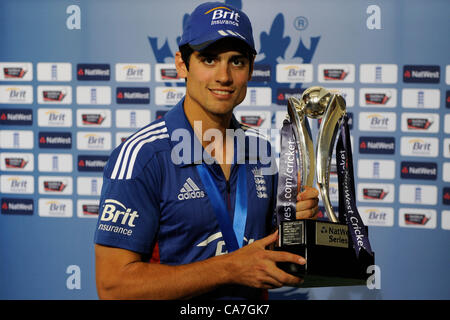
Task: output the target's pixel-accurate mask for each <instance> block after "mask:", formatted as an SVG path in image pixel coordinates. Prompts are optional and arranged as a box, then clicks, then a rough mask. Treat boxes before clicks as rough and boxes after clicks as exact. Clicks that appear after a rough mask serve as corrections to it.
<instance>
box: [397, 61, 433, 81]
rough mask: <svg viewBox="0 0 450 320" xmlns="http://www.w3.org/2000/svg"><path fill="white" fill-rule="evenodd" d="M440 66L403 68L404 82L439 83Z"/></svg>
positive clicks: (408, 66) (410, 66)
mask: <svg viewBox="0 0 450 320" xmlns="http://www.w3.org/2000/svg"><path fill="white" fill-rule="evenodd" d="M440 71H441V68H440V66H414V65H405V66H403V82H413V83H439V81H440Z"/></svg>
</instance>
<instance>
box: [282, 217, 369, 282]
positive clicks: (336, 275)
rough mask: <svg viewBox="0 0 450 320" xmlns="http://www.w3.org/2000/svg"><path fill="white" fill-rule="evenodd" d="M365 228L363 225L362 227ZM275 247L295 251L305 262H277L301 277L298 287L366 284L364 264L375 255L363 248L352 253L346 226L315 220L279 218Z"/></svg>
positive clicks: (288, 271) (367, 263) (286, 270)
mask: <svg viewBox="0 0 450 320" xmlns="http://www.w3.org/2000/svg"><path fill="white" fill-rule="evenodd" d="M366 228H367V227H366ZM279 229H280V230H279V235H280V243H279V246H278V247H276V248H275V250H277V251H287V252H291V253H295V254H298V255H300V256H302V257H304V258H305V259H306V261H307V262H306V264H305V265H299V264H295V263H288V262H280V263H277V265H278V267H279V268H280V269H282V270H284V271H285V272H287V273H289V274H292V275H295V276H298V277H301V278H302V279H303V280H304V282H303V283H302V284H301V285H299V287H302V288H312V287H335V286H361V285H366V282H367V278H368V277H369V276H370V274H368V273H367V268H368V267H369V266H371V265H374V264H375V257H374V256H375V255H370V254H369V253H367V252H366V251H365V250H364V249H362V250H361V251H360V253H359V257H357V256H356V253H355V250H354V249H353V242H352V239H351V236H350V234H349V232H348V226H347V225H345V224H340V223H332V222H326V221H316V220H295V221H283V222H282V223H281V224H280V226H279Z"/></svg>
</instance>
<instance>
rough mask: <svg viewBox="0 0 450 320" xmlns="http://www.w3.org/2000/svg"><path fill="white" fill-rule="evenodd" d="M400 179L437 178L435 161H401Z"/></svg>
mask: <svg viewBox="0 0 450 320" xmlns="http://www.w3.org/2000/svg"><path fill="white" fill-rule="evenodd" d="M401 177H402V179H423V180H436V179H437V163H436V162H409V161H402V163H401Z"/></svg>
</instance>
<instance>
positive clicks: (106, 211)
mask: <svg viewBox="0 0 450 320" xmlns="http://www.w3.org/2000/svg"><path fill="white" fill-rule="evenodd" d="M255 54H256V51H255V48H254V42H253V36H252V28H251V24H250V21H249V20H248V17H247V16H246V15H245V14H244V13H243V12H241V11H240V10H238V9H236V8H233V7H231V6H228V5H224V4H223V3H206V4H202V5H200V6H198V7H197V8H196V9H195V10H194V11H193V13H192V14H191V16H190V19H189V21H188V22H187V26H186V27H185V29H184V32H183V36H182V38H181V41H180V52H177V53H176V56H175V64H176V67H177V71H178V75H179V76H180V77H183V78H186V95H185V97H184V98H183V99H182V100H181V101H180V102H179V103H178V104H177V105H176V106H175V107H174V108H173V109H172V110H170V111H169V112H168V113H167V114H166V115H165V116H164V117H163V118H162V119H160V120H157V121H155V122H153V123H151V124H150V125H148V126H146V127H144V128H142V129H141V130H139V131H138V132H136V133H135V134H133V135H132V136H131V137H129V138H128V139H127V140H126V141H125V142H124V143H123V144H121V145H120V146H119V147H118V148H117V149H115V150H114V151H113V153H112V154H111V157H110V160H109V161H108V164H107V166H106V167H105V171H104V184H103V189H102V196H101V202H100V208H101V209H100V215H99V220H98V224H97V229H96V235H95V242H96V246H95V255H96V280H97V290H98V294H99V297H100V298H105V299H116V298H117V299H184V298H193V297H200V298H244V299H245V298H246V299H250V298H251V299H255V298H262V294H263V293H264V292H265V290H264V289H270V288H277V287H281V286H283V285H294V284H298V283H299V282H301V281H302V280H301V279H299V278H297V277H294V276H292V275H289V274H287V273H285V272H284V271H282V270H281V269H279V268H277V266H276V262H283V261H286V262H293V263H298V264H304V263H305V259H304V258H303V257H300V256H298V255H294V254H291V253H288V252H277V251H271V250H267V249H266V247H268V246H269V245H272V244H274V243H275V242H276V240H277V236H278V235H277V232H274V233H273V230H274V227H273V223H272V221H273V214H274V205H275V199H276V175H264V174H263V170H262V169H264V168H267V164H263V163H262V162H261V161H260V159H259V158H258V157H256V160H255V159H254V156H255V155H254V154H253V153H252V152H251V149H252V148H251V144H252V143H259V144H262V143H268V142H267V141H266V140H263V139H262V138H261V137H260V136H259V135H258V134H257V132H256V131H254V130H251V129H248V128H245V127H243V126H242V125H240V124H239V123H238V122H237V121H236V119H235V118H234V117H233V113H232V112H233V109H234V107H236V106H237V105H238V104H240V103H241V102H242V101H243V100H244V98H245V95H246V89H247V82H248V81H249V80H250V78H251V73H252V70H253V61H254V56H255ZM230 129H233V130H231V132H235V131H238V130H240V132H244V140H240V141H241V142H242V141H244V143H243V144H244V148H243V146H242V143H239V139H238V137H236V136H231V135H230V134H229V132H230ZM211 132H212V133H213V134H211ZM208 136H214V139H205V137H208ZM211 140H212V141H211ZM180 145H181V146H183V148H180ZM195 150H197V151H198V150H200V152H195ZM242 150H243V151H242ZM241 151H242V152H241ZM317 197H318V192H317V190H316V189H313V188H311V189H307V190H306V191H305V192H303V193H302V194H299V195H298V200H299V201H298V203H297V218H314V217H315V215H316V214H317V204H318V198H317ZM221 209H222V210H223V211H224V212H225V214H224V216H220V214H219V212H218V211H220V210H221ZM222 213H223V212H222ZM222 219H223V220H222ZM227 219H229V220H231V221H232V222H229V221H228V222H227ZM227 223H229V224H228V226H229V225H230V224H232V225H233V228H232V229H231V228H230V229H231V232H230V230H229V229H227V228H225V227H226V224H227ZM224 224H225V227H224ZM239 230H240V231H239ZM150 256H152V258H151V262H150V263H149V259H150ZM155 257H156V258H155ZM158 258H159V259H158ZM155 260H156V261H157V262H159V263H156V262H155Z"/></svg>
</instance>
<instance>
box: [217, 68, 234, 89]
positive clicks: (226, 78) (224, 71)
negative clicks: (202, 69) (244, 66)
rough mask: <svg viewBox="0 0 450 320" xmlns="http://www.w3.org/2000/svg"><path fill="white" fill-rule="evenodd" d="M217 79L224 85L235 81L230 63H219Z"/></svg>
mask: <svg viewBox="0 0 450 320" xmlns="http://www.w3.org/2000/svg"><path fill="white" fill-rule="evenodd" d="M216 81H217V82H219V83H221V84H223V85H228V84H230V83H232V82H233V78H232V76H231V69H230V66H229V65H228V63H221V64H219V66H218V68H217V72H216Z"/></svg>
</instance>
